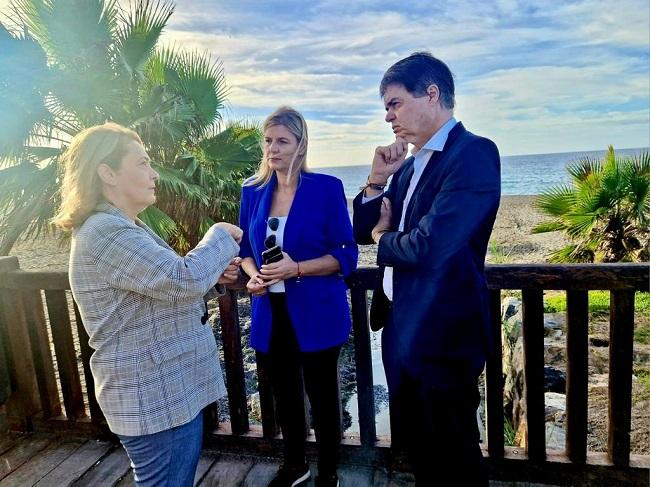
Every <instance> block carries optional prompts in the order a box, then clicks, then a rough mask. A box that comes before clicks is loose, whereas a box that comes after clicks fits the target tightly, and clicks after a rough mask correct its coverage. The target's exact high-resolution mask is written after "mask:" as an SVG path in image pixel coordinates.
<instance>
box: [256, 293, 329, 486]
mask: <svg viewBox="0 0 650 487" xmlns="http://www.w3.org/2000/svg"><path fill="white" fill-rule="evenodd" d="M269 297H270V301H271V312H272V315H273V319H272V323H273V324H272V331H271V346H270V350H269V353H268V354H264V356H265V359H266V360H267V363H268V365H269V373H270V374H269V375H270V378H271V386H272V388H273V395H274V397H275V401H276V405H277V409H278V416H279V419H280V427H281V428H282V437H283V439H284V461H285V463H286V464H288V465H300V464H303V463H304V462H305V439H306V436H307V430H306V428H305V402H304V397H305V389H306V391H307V396H308V397H309V402H310V403H311V412H312V416H313V427H314V431H315V433H316V443H317V448H318V472H319V475H320V474H327V473H334V472H335V471H336V466H337V463H338V456H339V444H340V442H341V399H340V394H339V369H338V361H339V354H340V351H341V346H336V347H332V348H328V349H325V350H321V351H317V352H301V351H300V348H299V346H298V341H297V339H296V335H295V332H294V329H293V326H292V324H291V319H290V317H289V311H288V309H287V301H286V297H285V294H284V293H269Z"/></svg>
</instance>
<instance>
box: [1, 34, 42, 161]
mask: <svg viewBox="0 0 650 487" xmlns="http://www.w3.org/2000/svg"><path fill="white" fill-rule="evenodd" d="M0 66H2V69H1V70H0V107H2V109H1V110H0V158H5V157H14V156H18V155H20V154H21V153H22V151H23V148H24V146H25V145H27V144H29V143H31V142H32V127H33V126H34V125H37V124H43V123H47V120H48V119H49V116H50V115H49V112H48V110H47V108H46V107H45V105H44V95H45V91H46V90H45V89H44V85H46V79H47V77H48V74H49V73H48V72H49V70H48V67H47V60H46V57H45V53H44V52H43V50H42V49H41V48H40V46H39V45H38V44H37V43H36V42H35V41H34V40H33V39H32V38H31V37H29V36H22V37H20V36H18V37H14V36H12V35H11V34H10V33H9V31H8V30H7V29H6V28H5V27H4V26H3V25H2V24H0Z"/></svg>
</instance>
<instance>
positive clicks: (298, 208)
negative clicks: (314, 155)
mask: <svg viewBox="0 0 650 487" xmlns="http://www.w3.org/2000/svg"><path fill="white" fill-rule="evenodd" d="M311 182H312V181H311V178H310V176H309V173H302V174H301V175H300V179H299V180H298V186H297V187H296V194H295V195H294V197H293V201H292V202H291V208H289V214H288V215H287V216H288V218H287V223H286V224H285V226H284V235H283V236H282V242H283V245H282V246H283V247H284V249H285V250H286V249H289V250H294V249H295V247H294V245H293V244H294V242H295V240H296V236H297V232H298V231H299V226H300V224H301V222H305V221H308V219H309V211H310V208H309V204H310V198H309V193H310V191H313V188H312V189H310V185H311ZM294 227H295V231H294ZM289 250H287V252H288V251H289Z"/></svg>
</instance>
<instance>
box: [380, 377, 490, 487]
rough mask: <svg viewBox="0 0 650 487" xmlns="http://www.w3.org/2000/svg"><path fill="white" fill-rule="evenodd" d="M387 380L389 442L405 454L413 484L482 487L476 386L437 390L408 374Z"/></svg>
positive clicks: (483, 475) (484, 479) (485, 482)
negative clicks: (389, 424)
mask: <svg viewBox="0 0 650 487" xmlns="http://www.w3.org/2000/svg"><path fill="white" fill-rule="evenodd" d="M390 376H391V378H392V380H389V383H388V390H389V401H390V416H391V438H392V439H393V445H394V446H395V447H396V448H397V449H400V450H405V451H406V452H407V454H408V458H409V461H410V462H411V464H412V467H413V470H414V473H415V479H416V486H417V487H434V486H440V487H443V486H444V487H448V486H463V487H465V486H467V487H487V486H488V478H487V473H486V471H485V467H484V465H483V455H482V453H481V449H480V446H479V439H480V436H479V431H478V424H477V419H476V410H477V408H478V406H479V403H480V395H479V391H478V384H473V385H471V386H463V387H459V388H456V389H445V390H439V389H436V388H434V387H431V386H428V385H426V383H424V382H423V381H422V380H420V378H418V377H413V376H410V375H409V374H408V373H404V374H395V373H393V374H390ZM387 377H388V374H387ZM420 445H424V446H420Z"/></svg>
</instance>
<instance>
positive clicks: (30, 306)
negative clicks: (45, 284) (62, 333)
mask: <svg viewBox="0 0 650 487" xmlns="http://www.w3.org/2000/svg"><path fill="white" fill-rule="evenodd" d="M22 294H23V303H24V306H25V316H26V318H27V329H28V332H29V336H30V340H31V343H32V352H33V356H34V357H33V358H34V368H35V371H36V380H37V382H38V388H39V391H40V396H41V405H42V407H43V417H44V418H46V419H47V418H51V417H52V416H60V415H61V401H60V399H59V386H58V384H57V383H56V376H55V375H54V363H53V361H52V348H51V346H50V337H49V336H48V333H47V324H46V322H45V312H44V311H43V298H42V297H41V291H39V290H25V291H23V292H22Z"/></svg>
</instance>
